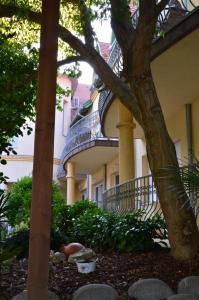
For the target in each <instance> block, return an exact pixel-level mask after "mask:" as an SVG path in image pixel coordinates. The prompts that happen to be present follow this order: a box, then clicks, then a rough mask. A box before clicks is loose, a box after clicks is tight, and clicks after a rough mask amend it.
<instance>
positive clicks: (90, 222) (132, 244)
mask: <svg viewBox="0 0 199 300" xmlns="http://www.w3.org/2000/svg"><path fill="white" fill-rule="evenodd" d="M142 217H143V212H141V211H137V212H134V213H128V214H126V215H118V214H116V213H108V212H103V211H102V210H100V209H90V210H89V209H88V210H86V211H84V212H83V213H82V214H81V215H80V216H79V217H77V218H72V219H71V220H70V223H68V225H70V230H69V231H66V232H67V233H68V232H70V234H69V238H70V241H78V242H81V243H82V244H84V245H85V246H88V247H92V248H94V249H96V250H116V251H120V252H130V251H132V252H135V251H148V250H152V249H154V248H155V247H156V246H157V245H156V243H155V242H154V238H156V237H159V235H158V232H159V231H160V230H165V228H166V225H165V222H164V221H163V220H162V219H161V218H160V217H159V216H154V217H153V218H150V219H147V220H143V218H142Z"/></svg>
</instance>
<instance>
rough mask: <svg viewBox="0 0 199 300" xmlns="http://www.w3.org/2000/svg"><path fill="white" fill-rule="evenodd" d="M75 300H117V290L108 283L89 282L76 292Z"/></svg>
mask: <svg viewBox="0 0 199 300" xmlns="http://www.w3.org/2000/svg"><path fill="white" fill-rule="evenodd" d="M72 299H73V300H117V299H119V296H118V293H117V291H116V290H115V289H114V288H112V287H111V286H109V285H107V284H88V285H84V286H82V287H80V288H79V289H78V290H77V291H76V292H75V293H74V294H73V298H72Z"/></svg>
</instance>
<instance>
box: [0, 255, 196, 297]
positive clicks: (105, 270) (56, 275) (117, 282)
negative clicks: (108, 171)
mask: <svg viewBox="0 0 199 300" xmlns="http://www.w3.org/2000/svg"><path fill="white" fill-rule="evenodd" d="M97 257H98V262H97V266H96V271H95V272H93V273H89V274H81V273H78V271H77V267H76V265H73V264H67V265H66V266H65V267H64V268H62V267H61V266H56V267H53V269H51V271H50V279H49V289H50V290H52V291H54V292H55V293H56V294H57V295H58V296H60V298H61V299H65V300H66V299H71V295H72V293H73V292H74V291H75V290H76V289H77V288H79V287H81V286H82V285H85V284H89V283H106V284H109V285H111V286H113V287H114V288H115V289H116V290H117V291H118V293H119V294H120V297H121V299H127V298H126V297H127V296H126V295H127V291H128V288H129V286H130V285H131V284H132V283H134V282H135V281H137V280H138V279H141V278H152V277H153V278H159V279H161V280H163V281H165V282H166V283H167V284H168V285H169V286H170V287H171V288H172V289H173V290H174V291H175V290H176V288H177V284H178V282H179V281H180V280H181V279H182V278H184V277H185V276H189V275H190V272H189V267H188V265H186V264H185V263H182V262H179V261H176V260H174V259H173V258H172V257H171V256H170V255H169V253H167V252H165V251H158V252H148V253H141V254H132V253H128V254H117V253H103V254H98V255H97ZM26 278H27V263H24V264H23V266H22V264H20V263H19V262H18V261H16V262H15V263H13V264H12V267H11V270H10V271H9V272H8V273H7V274H4V275H3V276H2V279H1V291H0V299H1V300H3V299H12V297H13V296H15V295H16V294H18V293H19V292H20V291H22V290H23V289H25V283H26Z"/></svg>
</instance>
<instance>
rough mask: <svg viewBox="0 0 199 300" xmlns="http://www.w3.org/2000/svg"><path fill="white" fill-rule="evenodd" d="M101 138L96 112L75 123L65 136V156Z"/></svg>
mask: <svg viewBox="0 0 199 300" xmlns="http://www.w3.org/2000/svg"><path fill="white" fill-rule="evenodd" d="M100 137H102V133H101V126H100V119H99V113H98V111H95V112H93V113H91V114H90V115H88V116H86V117H83V118H82V119H81V120H79V121H78V122H77V123H75V124H74V125H73V126H72V127H71V128H70V129H69V131H68V134H67V136H66V146H65V155H66V154H67V153H69V152H70V151H71V149H74V148H76V147H77V146H79V145H81V144H83V143H85V142H88V141H91V140H94V139H96V138H100Z"/></svg>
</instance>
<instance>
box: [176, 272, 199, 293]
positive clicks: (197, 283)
mask: <svg viewBox="0 0 199 300" xmlns="http://www.w3.org/2000/svg"><path fill="white" fill-rule="evenodd" d="M178 293H179V294H192V295H196V296H198V297H199V276H189V277H185V278H183V279H182V280H181V281H180V282H179V284H178Z"/></svg>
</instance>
